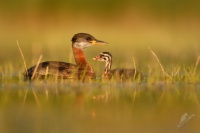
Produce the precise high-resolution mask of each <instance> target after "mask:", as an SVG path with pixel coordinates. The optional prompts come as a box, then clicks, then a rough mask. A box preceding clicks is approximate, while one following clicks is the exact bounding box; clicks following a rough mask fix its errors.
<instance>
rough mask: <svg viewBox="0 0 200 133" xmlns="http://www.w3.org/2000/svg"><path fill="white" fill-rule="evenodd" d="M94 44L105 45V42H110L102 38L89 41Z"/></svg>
mask: <svg viewBox="0 0 200 133" xmlns="http://www.w3.org/2000/svg"><path fill="white" fill-rule="evenodd" d="M89 42H90V43H91V44H92V45H104V44H108V43H107V42H104V41H100V40H92V41H89Z"/></svg>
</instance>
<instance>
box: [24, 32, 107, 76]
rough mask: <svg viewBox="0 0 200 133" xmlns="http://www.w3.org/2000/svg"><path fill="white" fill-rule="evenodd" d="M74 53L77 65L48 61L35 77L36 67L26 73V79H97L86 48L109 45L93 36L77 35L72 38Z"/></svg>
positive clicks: (40, 67)
mask: <svg viewBox="0 0 200 133" xmlns="http://www.w3.org/2000/svg"><path fill="white" fill-rule="evenodd" d="M71 41H72V51H73V54H74V58H75V62H76V64H71V63H66V62H59V61H46V62H42V63H40V64H39V65H38V68H37V70H36V73H35V75H34V77H33V78H32V76H33V73H34V70H35V68H36V65H35V66H33V67H31V68H29V69H28V70H27V72H28V73H24V77H25V79H35V78H41V79H43V78H45V77H46V76H53V77H54V76H55V77H59V78H64V79H68V78H75V79H77V78H78V79H82V78H89V79H90V78H95V77H96V75H95V72H94V71H93V69H92V67H91V65H90V64H89V63H88V61H87V60H86V58H85V55H84V48H87V47H90V46H94V45H103V44H107V43H106V42H104V41H100V40H97V39H95V38H94V37H93V36H92V35H90V34H87V33H77V34H75V35H74V36H73V38H72V40H71Z"/></svg>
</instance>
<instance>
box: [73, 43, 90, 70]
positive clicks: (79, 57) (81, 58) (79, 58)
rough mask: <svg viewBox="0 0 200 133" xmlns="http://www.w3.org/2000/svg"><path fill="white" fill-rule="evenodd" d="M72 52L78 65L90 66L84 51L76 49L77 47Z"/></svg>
mask: <svg viewBox="0 0 200 133" xmlns="http://www.w3.org/2000/svg"><path fill="white" fill-rule="evenodd" d="M72 50H73V53H74V58H75V62H76V64H77V65H80V66H83V67H84V66H86V65H87V64H88V62H87V60H86V58H85V55H84V52H83V50H82V49H79V48H75V47H72Z"/></svg>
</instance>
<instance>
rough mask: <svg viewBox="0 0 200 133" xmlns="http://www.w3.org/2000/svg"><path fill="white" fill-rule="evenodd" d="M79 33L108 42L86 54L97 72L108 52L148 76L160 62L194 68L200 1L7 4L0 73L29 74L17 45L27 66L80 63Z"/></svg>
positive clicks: (25, 0) (199, 48) (33, 0)
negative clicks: (74, 47) (74, 45)
mask: <svg viewBox="0 0 200 133" xmlns="http://www.w3.org/2000/svg"><path fill="white" fill-rule="evenodd" d="M78 32H86V33H90V34H92V35H93V36H94V37H96V38H97V39H100V40H103V41H106V42H108V43H109V44H108V45H107V46H95V47H90V48H87V49H86V50H85V53H86V56H87V58H88V60H89V62H90V63H91V64H92V65H93V67H94V69H95V70H96V71H101V70H102V69H101V68H103V67H104V63H99V62H95V61H92V60H91V59H92V57H94V56H96V55H97V54H98V53H100V52H102V51H109V52H111V53H112V54H113V58H114V59H113V68H115V67H127V68H130V67H133V59H134V60H135V62H136V65H137V66H138V67H139V68H141V69H142V70H143V71H147V70H148V68H149V66H150V65H152V64H155V63H156V60H155V59H154V57H153V56H152V54H151V53H150V52H149V50H148V47H150V48H151V49H152V50H153V51H154V52H155V53H156V54H157V56H158V57H159V59H160V61H161V63H162V64H163V65H164V66H168V67H169V68H170V67H172V68H173V67H176V66H184V67H185V66H186V67H187V66H191V65H194V64H195V61H196V59H197V57H198V55H199V54H200V1H199V0H167V1H166V0H151V1H148V0H140V1H137V0H96V1H94V0H57V1H54V0H18V1H16V0H1V1H0V69H2V70H4V69H6V68H10V69H14V71H23V69H24V68H23V61H22V59H21V55H20V53H19V50H18V48H17V43H16V40H18V41H19V44H20V46H21V49H22V51H23V53H24V56H25V59H26V61H27V66H28V67H30V66H32V65H34V64H35V63H36V62H37V60H38V58H39V56H40V55H41V54H42V55H43V58H42V61H46V60H58V61H65V62H74V60H73V56H72V53H71V38H72V36H73V35H74V34H76V33H78Z"/></svg>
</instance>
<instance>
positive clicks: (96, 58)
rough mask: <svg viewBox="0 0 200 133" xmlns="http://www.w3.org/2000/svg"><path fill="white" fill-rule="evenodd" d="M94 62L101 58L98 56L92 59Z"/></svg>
mask: <svg viewBox="0 0 200 133" xmlns="http://www.w3.org/2000/svg"><path fill="white" fill-rule="evenodd" d="M92 59H93V60H99V59H100V56H96V57H94V58H92Z"/></svg>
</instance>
